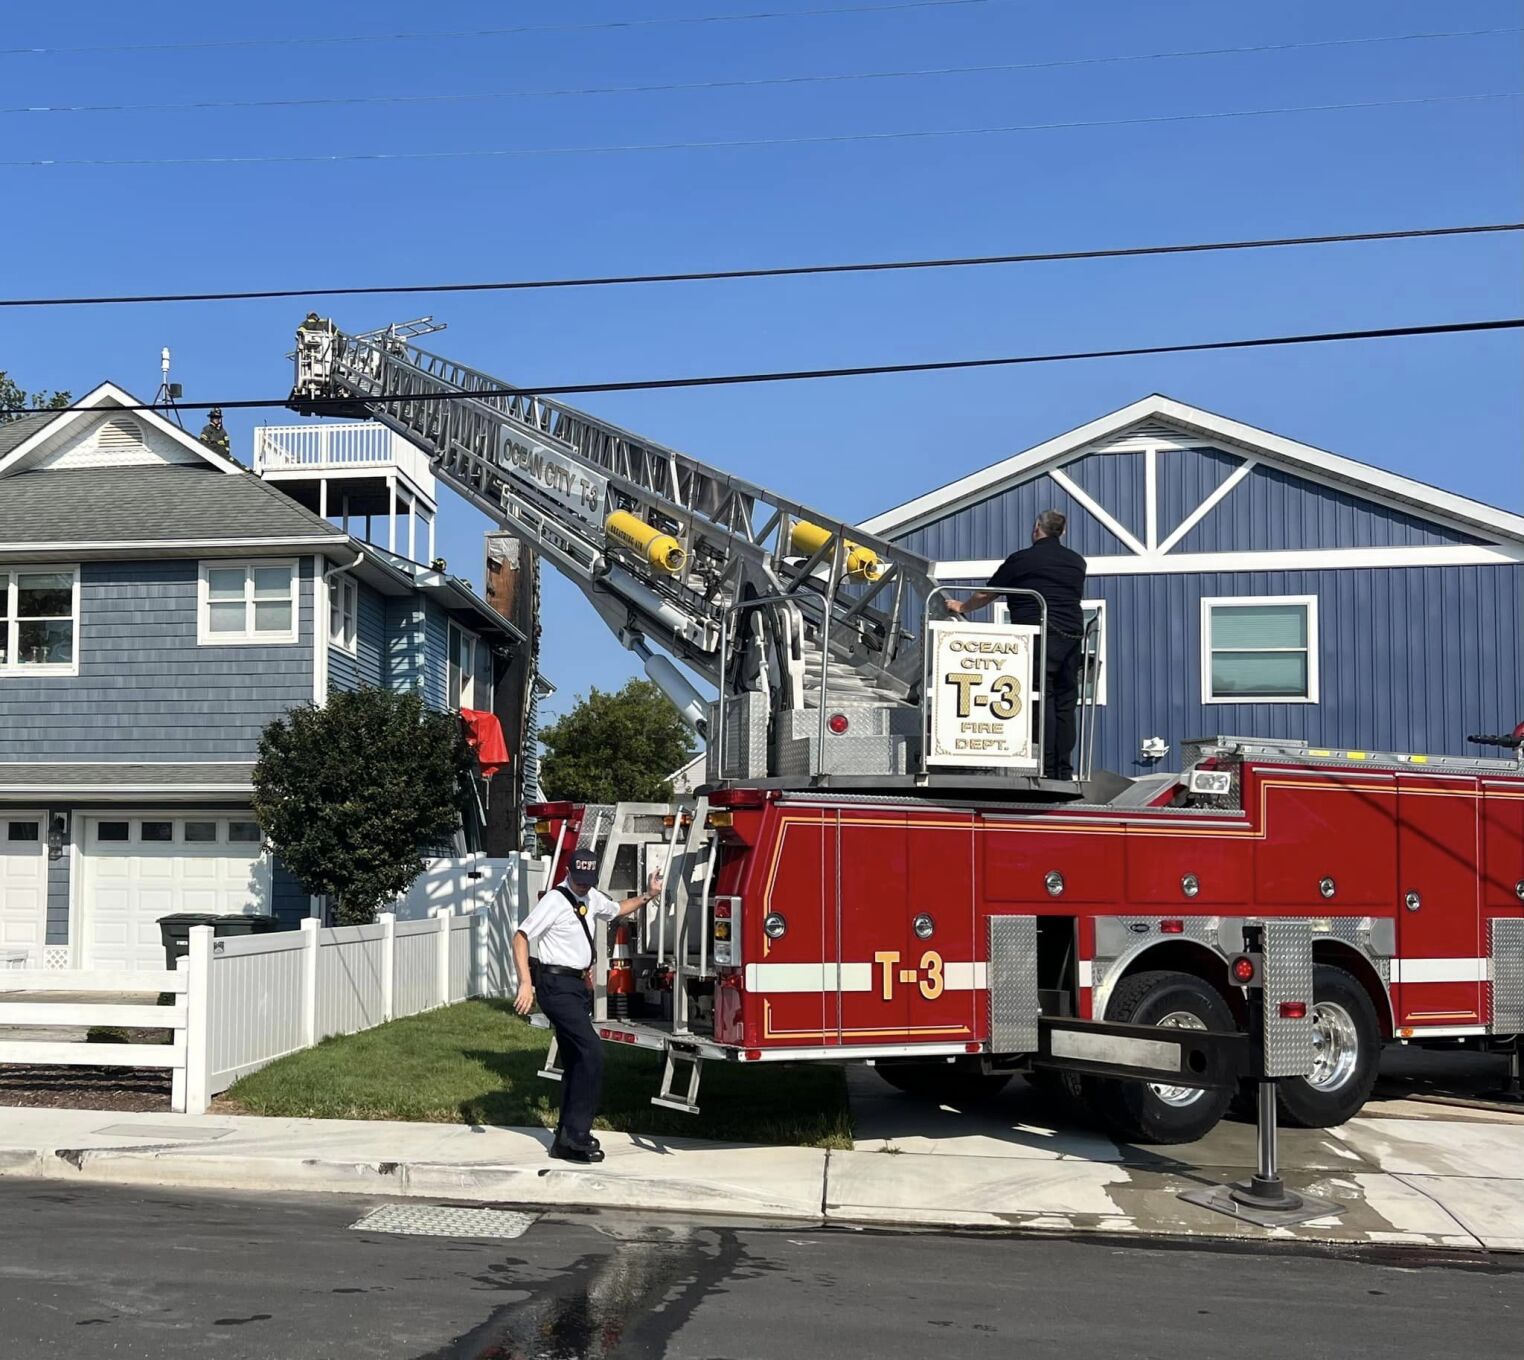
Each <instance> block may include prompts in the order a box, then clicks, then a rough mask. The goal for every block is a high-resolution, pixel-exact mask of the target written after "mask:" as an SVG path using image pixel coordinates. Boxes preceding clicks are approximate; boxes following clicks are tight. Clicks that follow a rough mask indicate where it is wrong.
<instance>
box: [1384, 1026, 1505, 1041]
mask: <svg viewBox="0 0 1524 1360" xmlns="http://www.w3.org/2000/svg"><path fill="white" fill-rule="evenodd" d="M1397 1033H1398V1035H1399V1036H1401V1037H1403V1038H1406V1037H1408V1036H1411V1037H1412V1038H1414V1039H1463V1038H1465V1037H1466V1036H1468V1035H1471V1034H1485V1033H1487V1026H1486V1025H1402V1026H1399V1027H1398V1030H1397Z"/></svg>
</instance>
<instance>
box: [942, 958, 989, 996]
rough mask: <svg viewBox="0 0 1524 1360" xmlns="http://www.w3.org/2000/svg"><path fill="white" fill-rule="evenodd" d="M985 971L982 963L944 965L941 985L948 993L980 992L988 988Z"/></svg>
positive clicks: (985, 967)
mask: <svg viewBox="0 0 1524 1360" xmlns="http://www.w3.org/2000/svg"><path fill="white" fill-rule="evenodd" d="M986 969H987V965H986V964H982V963H944V964H943V965H942V985H943V987H945V988H946V989H947V990H948V991H949V992H982V991H983V990H984V989H985V987H986V986H988V983H987V981H986Z"/></svg>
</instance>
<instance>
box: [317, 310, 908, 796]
mask: <svg viewBox="0 0 1524 1360" xmlns="http://www.w3.org/2000/svg"><path fill="white" fill-rule="evenodd" d="M433 329H439V327H438V326H435V325H433V324H432V323H431V322H428V321H427V320H425V321H421V322H412V323H407V324H405V325H399V326H390V327H387V328H385V329H383V330H378V331H368V332H364V333H361V334H349V333H347V332H345V331H341V330H340V329H339V328H338V327H337V326H335V325H334V323H333V322H331V321H328V320H323V319H320V318H319V317H317V316H316V314H313V315H309V316H308V318H307V319H306V321H305V322H303V324H302V326H301V328H300V329H299V330H298V332H297V348H296V354H295V360H296V381H295V386H294V388H293V390H292V393H291V398H290V404H291V406H292V408H293V409H294V410H296V411H298V412H300V413H302V414H316V415H344V416H358V417H360V418H369V419H373V420H376V421H379V422H381V423H382V424H384V425H386V426H388V427H390V428H391V429H393V430H395V431H396V432H397V433H399V434H401V435H402V436H403V437H404V438H406V439H408V440H410V441H411V442H412V443H413V444H415V445H417V446H418V447H419V448H421V449H422V450H423V451H424V452H425V453H426V454H427V456H428V457H429V459H430V460H431V462H432V464H433V469H434V473H435V475H436V476H437V477H438V478H439V479H440V480H442V481H443V482H445V484H446V485H448V486H449V487H450V488H451V489H452V490H454V491H455V492H456V493H458V494H459V495H461V496H462V497H464V498H465V499H466V500H467V501H469V502H470V503H471V504H472V505H474V506H476V507H477V508H478V509H479V510H481V511H483V512H484V513H485V514H486V515H488V517H489V518H491V519H493V520H495V521H496V522H497V523H499V524H501V525H503V526H504V527H505V528H507V529H509V530H511V531H512V532H513V533H515V534H516V535H518V536H519V537H521V538H522V539H523V540H524V541H525V542H526V543H527V544H528V545H529V546H530V547H531V548H532V549H533V550H534V551H535V552H537V553H539V554H540V555H541V556H543V557H544V558H546V559H548V560H549V561H550V562H551V563H552V564H554V565H555V566H556V567H557V568H558V569H559V570H560V571H561V572H562V573H564V574H565V575H566V576H567V577H568V578H570V579H571V580H572V581H573V582H574V583H575V584H576V585H577V586H578V587H579V588H580V589H581V590H582V592H583V594H584V595H585V596H586V597H587V599H588V600H589V601H590V602H591V604H592V606H593V608H594V609H596V610H597V611H598V613H599V615H600V616H601V617H602V618H603V620H604V621H605V623H606V624H607V625H608V626H609V628H610V629H611V630H612V631H613V632H614V633H615V634H616V635H617V636H618V638H619V640H620V641H621V643H623V645H625V646H626V647H628V648H629V649H630V650H631V651H633V652H634V653H635V654H636V655H637V656H639V657H640V659H641V661H642V663H643V665H644V667H645V670H646V673H647V674H648V675H649V676H650V678H651V679H652V680H653V681H654V682H655V683H656V684H657V685H658V686H659V687H660V688H661V689H662V690H663V692H665V693H666V694H667V695H668V697H669V698H671V699H672V701H673V702H674V703H675V704H676V705H677V708H678V710H679V711H680V712H681V713H682V714H683V716H684V718H685V719H686V721H687V722H688V723H689V725H690V726H691V727H693V728H694V729H695V730H696V731H698V732H699V733H700V734H701V735H703V736H705V737H706V738H707V742H708V750H709V769H708V775H709V778H710V780H711V781H715V780H721V779H748V780H755V779H768V778H772V779H778V780H786V781H789V782H798V783H815V784H821V783H830V782H832V781H833V779H834V780H835V781H838V782H839V781H841V780H843V779H857V780H867V781H872V782H873V784H874V785H875V786H881V785H882V784H883V783H884V781H886V780H888V781H890V782H891V783H894V782H898V781H912V780H914V779H915V778H916V776H917V775H918V774H924V766H923V762H922V744H923V736H924V734H923V715H922V702H921V701H922V697H923V691H924V675H923V671H924V653H923V648H922V632H923V629H922V626H921V622H922V617H923V616H924V611H925V609H926V605H927V601H928V600H929V599H931V598H932V597H933V596H934V595H935V592H936V589H937V587H936V582H935V581H934V580H933V577H932V573H931V564H930V563H929V562H927V561H926V559H924V558H922V557H920V556H918V555H917V554H915V553H912V552H908V551H906V550H905V549H904V548H901V547H898V546H896V545H895V544H893V543H890V542H888V541H887V540H885V539H881V538H878V537H876V536H874V535H872V534H868V533H864V532H863V531H862V530H861V529H857V528H854V527H852V526H849V525H847V524H845V523H843V522H841V521H840V520H837V519H835V518H833V517H832V516H830V515H826V514H823V513H822V512H820V511H818V510H814V509H812V508H810V507H808V506H806V505H803V504H801V503H800V502H798V501H795V500H791V499H790V498H788V497H786V496H782V495H779V494H778V493H777V492H774V491H770V490H768V489H767V488H765V487H762V486H758V485H756V484H755V483H752V482H748V481H745V480H744V479H742V478H740V477H736V476H733V475H731V474H730V473H727V472H723V471H721V470H719V469H717V468H714V467H711V466H709V465H708V464H706V463H702V462H700V461H699V460H698V459H696V458H693V457H691V456H689V455H687V454H684V453H679V452H678V451H677V450H675V449H671V448H667V447H665V446H663V445H660V444H657V443H654V442H653V441H651V440H649V439H646V438H644V437H642V436H640V435H637V434H633V433H631V432H630V431H628V430H624V429H621V428H620V427H619V426H617V425H613V424H611V423H609V422H608V421H605V420H602V419H599V418H597V417H594V416H591V415H588V414H587V413H586V412H583V411H579V410H576V409H574V408H573V407H570V406H567V405H565V404H563V403H561V402H559V401H556V400H554V399H552V398H549V397H546V396H543V395H538V394H535V393H530V392H521V391H518V390H516V389H515V388H513V387H511V386H510V385H509V384H507V383H505V382H503V381H501V380H500V379H498V378H494V377H491V376H489V375H487V374H485V373H481V372H478V371H477V370H475V369H472V368H467V367H466V366H465V365H464V364H459V363H456V362H455V361H453V360H451V359H445V358H442V357H440V356H439V355H436V354H431V353H429V352H428V351H426V350H423V349H421V348H419V347H418V346H417V345H416V344H415V343H413V342H414V341H415V340H416V339H417V338H418V336H419V335H421V334H423V333H426V332H427V331H429V330H433ZM672 658H675V659H676V660H677V661H680V662H682V663H683V664H684V665H686V666H688V667H689V668H691V670H692V671H693V672H694V673H695V674H696V675H698V676H699V677H701V678H702V679H703V680H705V681H707V682H708V683H709V684H710V685H712V686H713V687H714V688H715V690H716V691H717V693H718V698H717V699H716V700H714V701H712V702H706V700H705V699H704V697H703V696H701V695H700V694H699V692H698V690H697V689H696V688H695V687H694V686H693V685H692V684H691V683H690V682H689V680H688V679H687V677H686V676H684V675H683V673H682V672H681V671H680V670H679V669H678V667H677V666H676V665H674V664H673V660H672Z"/></svg>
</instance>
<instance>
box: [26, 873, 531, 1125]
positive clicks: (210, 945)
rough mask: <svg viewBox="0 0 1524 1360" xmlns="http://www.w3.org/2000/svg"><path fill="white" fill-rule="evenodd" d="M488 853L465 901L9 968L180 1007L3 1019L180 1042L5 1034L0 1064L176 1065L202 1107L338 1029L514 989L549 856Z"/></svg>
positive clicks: (69, 1009) (38, 1012) (41, 981)
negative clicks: (40, 967)
mask: <svg viewBox="0 0 1524 1360" xmlns="http://www.w3.org/2000/svg"><path fill="white" fill-rule="evenodd" d="M455 863H456V867H457V868H458V867H459V862H455ZM490 864H491V865H492V866H495V867H493V869H492V871H491V872H490V874H483V876H482V878H481V879H478V880H473V882H475V883H478V884H481V885H482V886H480V888H479V889H478V890H476V892H475V894H474V900H475V901H476V902H477V905H476V906H475V907H474V909H472V910H469V911H464V912H461V911H457V910H455V909H454V908H452V907H450V906H444V907H435V908H433V909H432V912H433V914H432V915H429V916H427V917H425V918H423V919H415V920H402V919H399V918H398V914H397V913H394V912H388V913H386V914H384V915H383V916H382V917H381V919H380V920H379V921H378V922H377V923H376V924H375V925H373V926H336V927H332V928H328V929H324V928H321V927H320V926H319V925H318V923H317V921H315V920H307V921H303V922H302V928H301V929H300V930H292V931H278V932H275V933H273V934H269V935H233V936H221V937H218V936H216V935H215V934H214V932H213V930H212V928H211V927H210V926H196V927H194V928H193V929H192V930H191V932H190V955H189V957H188V958H185V959H182V960H181V961H180V965H179V968H178V969H177V970H176V971H175V972H172V973H170V972H164V973H159V972H133V973H110V974H87V973H79V972H69V973H60V972H51V973H46V972H39V971H36V970H27V971H25V972H23V971H19V970H11V969H6V970H0V989H4V990H6V991H28V990H41V989H45V988H58V987H60V986H64V987H67V988H68V990H70V991H75V992H79V991H99V992H104V993H110V992H117V993H122V992H155V991H157V992H168V993H172V994H174V1006H173V1007H169V1006H150V1005H132V1006H122V1005H111V1004H99V1003H94V1002H86V1003H81V1004H60V1003H53V1002H41V1003H37V1004H23V1003H6V1004H5V1006H4V1007H3V1009H0V1024H4V1025H18V1026H25V1025H127V1026H134V1027H141V1028H150V1027H155V1028H161V1029H170V1030H172V1032H173V1042H172V1043H171V1044H169V1045H163V1046H161V1045H154V1044H78V1043H38V1042H35V1041H28V1040H22V1041H19V1042H9V1043H5V1042H0V1062H12V1063H49V1064H52V1063H72V1064H76V1065H89V1066H115V1067H165V1068H170V1069H172V1070H173V1072H174V1078H173V1085H174V1093H173V1094H174V1108H175V1109H176V1110H182V1111H187V1112H189V1113H192V1114H199V1113H201V1112H202V1111H204V1110H205V1109H206V1108H207V1105H208V1104H209V1103H210V1101H211V1098H212V1097H213V1096H214V1095H216V1094H217V1093H218V1092H220V1091H225V1090H226V1089H227V1088H228V1087H229V1086H231V1085H232V1084H233V1083H234V1082H235V1081H237V1080H238V1078H239V1077H241V1076H244V1075H245V1074H247V1073H249V1072H253V1071H255V1070H257V1069H258V1068H261V1067H263V1066H265V1064H266V1063H270V1062H273V1061H274V1060H275V1059H276V1058H280V1057H284V1056H285V1055H286V1054H287V1053H295V1052H297V1051H298V1050H300V1049H303V1048H311V1047H312V1046H313V1045H314V1044H316V1043H318V1042H319V1041H321V1040H323V1039H326V1038H328V1037H329V1036H330V1035H334V1034H353V1033H355V1032H356V1031H357V1030H362V1029H370V1028H371V1027H373V1026H375V1025H379V1024H382V1023H384V1022H385V1021H387V1020H395V1019H398V1018H399V1017H401V1016H404V1015H415V1014H417V1013H418V1012H419V1011H425V1010H431V1009H433V1008H434V1007H436V1006H447V1005H449V1004H451V1003H452V1002H456V1001H464V1000H465V999H466V998H467V997H472V996H506V995H509V994H510V993H511V992H512V990H513V988H514V986H515V985H516V978H515V977H514V970H513V956H512V952H511V948H510V946H511V942H512V939H513V932H514V929H515V928H516V927H517V925H518V922H519V921H521V920H522V919H523V917H524V915H525V913H526V912H527V911H528V909H529V905H530V904H532V903H533V902H534V901H535V899H536V898H537V897H538V895H539V892H540V890H541V879H542V878H543V876H544V873H545V869H546V865H545V864H544V862H543V861H540V860H533V859H527V858H524V857H522V856H517V855H515V856H510V857H509V858H508V859H507V860H495V861H491V862H490ZM485 867H486V866H485V865H483V864H481V863H480V862H478V864H477V866H476V868H477V870H480V869H482V868H485ZM449 872H455V870H454V869H452V870H450V871H449ZM462 872H466V871H465V870H462ZM441 876H444V875H441ZM429 890H430V889H429V888H428V887H427V885H426V888H425V890H424V891H425V892H427V891H429ZM453 900H454V901H456V902H459V901H461V900H462V899H461V898H459V897H457V898H455V899H453ZM465 900H468V901H469V900H473V898H466V899H465Z"/></svg>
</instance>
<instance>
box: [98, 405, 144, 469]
mask: <svg viewBox="0 0 1524 1360" xmlns="http://www.w3.org/2000/svg"><path fill="white" fill-rule="evenodd" d="M95 446H96V448H98V449H99V450H100V451H101V453H102V454H104V455H106V457H107V458H116V457H122V456H123V455H132V454H141V453H142V450H143V431H142V429H141V427H140V426H139V425H138V422H137V421H135V420H134V419H133V418H132V417H131V416H126V415H123V416H112V417H111V419H110V420H108V421H107V422H106V423H105V424H104V425H102V426H101V428H100V430H99V431H98V432H97V434H96V436H95ZM124 461H126V460H125V459H124Z"/></svg>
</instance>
